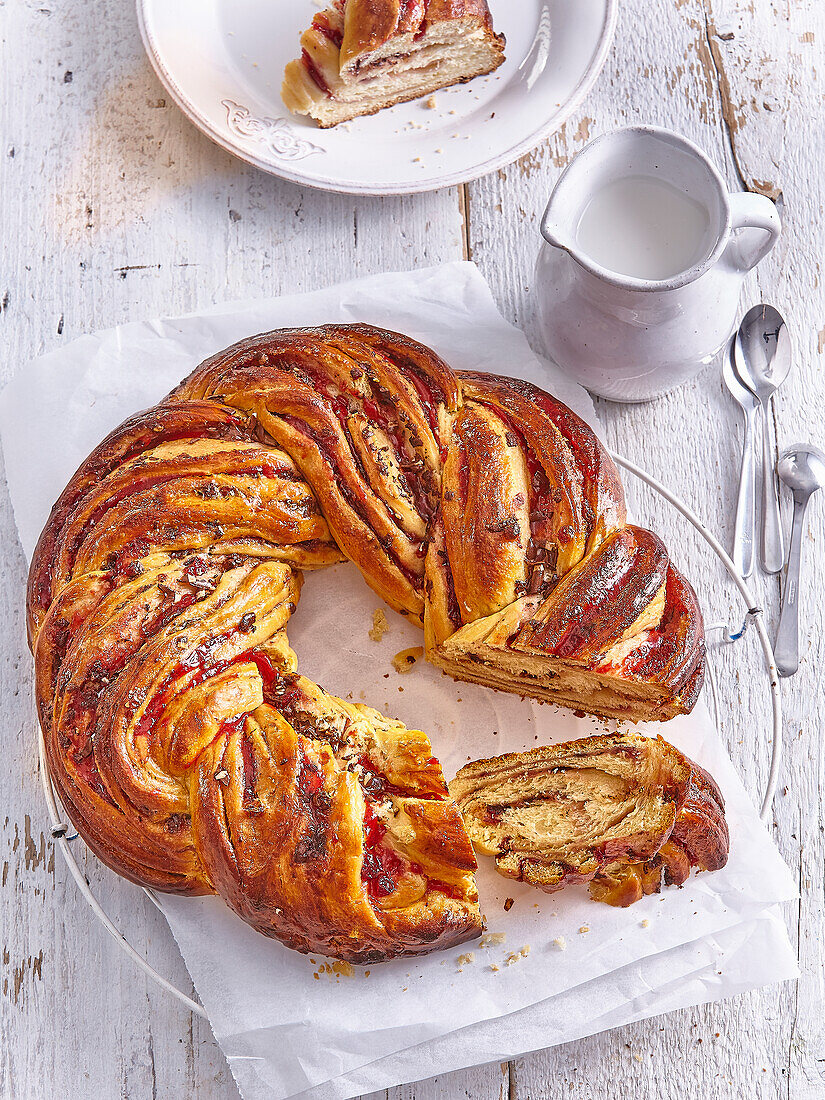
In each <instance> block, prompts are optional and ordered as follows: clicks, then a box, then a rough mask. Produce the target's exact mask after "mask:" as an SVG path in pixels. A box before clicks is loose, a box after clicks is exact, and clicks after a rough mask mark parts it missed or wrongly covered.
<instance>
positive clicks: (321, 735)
mask: <svg viewBox="0 0 825 1100" xmlns="http://www.w3.org/2000/svg"><path fill="white" fill-rule="evenodd" d="M346 558H349V559H351V560H352V561H354V562H355V563H356V564H357V565H358V567H359V568H360V570H361V571H362V573H363V575H364V577H365V579H366V580H367V582H368V583H369V584H370V585H371V586H372V588H373V589H374V590H375V591H376V592H377V593H378V594H379V595H380V596H381V597H382V598H383V599H384V600H385V601H386V602H387V603H388V604H390V606H391V607H393V608H395V609H396V610H398V611H399V612H401V613H402V614H405V615H407V616H409V617H411V618H413V619H415V620H417V621H419V622H421V623H423V624H424V626H425V631H426V637H427V645H428V652H429V655H430V656H431V658H433V659H435V660H436V661H438V660H439V655H440V654H441V653H442V652H443V651H446V648H447V647H449V646H452V647H453V650H452V651H451V652H454V654H457V657H455V668H454V669H451V671H453V674H455V675H457V676H459V677H460V678H464V679H474V678H478V677H477V674H476V670H477V668H478V667H479V666H477V665H476V664H475V663H474V661H473V660H471V658H472V657H474V654H473V653H472V651H471V647H470V646H469V645H467V644H465V642H464V640H463V637H464V632H466V631H468V630H472V629H475V628H477V627H478V625H479V624H484V623H487V622H488V621H489V620H491V619H492V620H495V621H496V622H497V623H498V624H499V628H500V629H501V630H502V631H503V627H502V626H501V624H502V623H503V622H504V621H505V620H506V617H507V616H510V617H511V618H512V620H513V629H512V630H511V631H510V633H509V634H507V633H506V632H505V633H503V634H502V638H501V639H500V640H499V641H498V642H496V644H495V645H493V644H492V643H490V647H489V648H490V654H491V655H492V656H491V659H492V662H493V664H494V665H495V663H496V662H498V663H499V664H502V663H503V662H504V661H505V658H506V659H507V660H508V661H511V662H512V661H515V662H516V663H518V662H521V661H528V660H529V661H533V662H535V663H537V666H538V668H539V676H538V681H537V682H536V684H535V685H527V684H525V683H522V682H516V681H513V682H509V681H508V682H505V683H504V684H503V685H502V684H499V683H498V682H494V683H493V686H505V687H506V688H507V689H508V690H518V691H520V692H522V693H524V691H525V690H527V691H528V693H530V694H536V695H537V696H538V697H545V696H544V695H542V692H547V691H550V692H551V693H552V690H553V689H552V685H553V684H554V683H555V682H556V681H555V680H554V679H553V677H554V676H556V675H557V674H556V673H555V672H554V671H553V667H555V666H554V665H553V662H554V661H555V662H556V663H557V664H558V663H559V662H566V663H567V664H569V665H571V666H575V668H576V670H577V675H578V674H581V675H584V676H588V677H590V678H591V679H592V678H597V679H598V680H599V683H602V682H605V683H608V684H623V685H631V686H632V687H633V689H634V690H636V691H644V692H645V693H647V696H649V697H650V698H652V699H653V700H654V702H655V704H656V706H657V707H659V711H660V713H661V716H663V717H668V716H670V714H672V713H678V712H679V711H680V710H685V709H689V707H690V706H691V705H692V703H693V701H694V699H695V696H696V694H697V693H698V690H699V687H700V686H701V676H702V670H703V667H704V655H703V643H702V633H701V616H700V614H699V611H698V606H697V605H696V601H695V597H694V596H693V593H692V591H691V589H690V587H689V586H688V585H687V583H686V582H685V581H684V579H683V578H682V577H681V576H680V575H679V574H678V572H677V571H676V570H675V569H674V568H673V566H672V564H671V563H670V562H669V560H668V558H667V554H666V552H665V550H664V548H663V547H662V545H661V543H660V542H659V540H658V539H656V538H655V536H653V535H651V534H650V533H649V532H645V531H643V530H641V529H638V528H629V527H626V526H625V518H624V502H623V497H622V492H621V485H620V483H619V480H618V477H617V475H616V471H615V469H614V467H613V465H612V463H611V462H610V460H609V458H608V457H607V455H606V454H605V453H604V451H603V450H602V449H601V447H600V446H599V444H598V442H597V441H596V440H595V437H594V436H593V434H592V432H591V431H590V429H589V428H587V426H586V425H585V424H584V423H583V422H582V421H580V420H579V419H578V418H577V417H575V416H574V415H573V414H572V413H571V412H570V411H569V410H567V409H565V407H564V406H562V405H560V404H559V403H558V402H556V401H555V400H554V399H553V398H552V397H550V396H549V395H546V394H543V393H541V391H538V390H536V389H535V388H532V387H525V386H524V385H523V384H521V383H513V382H511V381H508V380H507V379H499V378H492V377H488V376H482V375H477V374H461V373H459V372H455V371H453V370H451V369H450V367H449V366H448V365H447V364H446V363H444V361H443V360H442V359H440V358H439V357H438V356H437V355H435V354H434V353H433V352H432V351H430V350H429V349H428V348H426V347H424V346H423V345H421V344H419V343H417V342H416V341H414V340H411V339H409V338H408V337H406V336H403V335H401V334H398V333H393V332H387V331H385V330H382V329H377V328H374V327H372V326H368V325H329V326H323V327H319V328H314V329H297V330H281V331H278V332H273V333H265V334H262V335H260V336H257V337H254V338H252V339H248V340H244V341H242V342H241V343H239V344H237V345H235V346H233V347H231V348H228V349H226V350H225V351H222V352H220V353H219V354H217V355H215V356H213V357H212V358H210V359H209V360H207V361H206V362H205V363H204V364H202V365H201V366H200V367H199V368H198V369H197V370H196V371H195V372H194V373H193V374H192V375H191V376H190V377H189V378H188V379H186V380H185V381H184V382H183V383H182V384H181V385H180V386H179V387H178V388H177V389H176V390H175V392H174V393H173V394H171V395H170V396H169V397H168V398H166V399H165V400H164V401H163V402H161V403H160V404H159V405H158V406H156V407H155V408H154V409H150V410H149V411H147V412H145V413H141V414H138V415H137V416H135V417H132V418H131V419H130V420H128V421H126V422H125V423H124V424H123V425H122V426H121V427H120V428H118V429H116V430H115V431H114V432H112V433H111V435H110V436H109V437H108V438H107V439H106V440H105V441H104V442H103V443H102V444H101V445H100V447H98V448H97V449H96V450H95V452H94V453H93V454H92V455H91V456H90V457H89V459H87V460H86V462H85V463H83V465H82V466H81V467H80V469H79V470H78V471H77V473H76V474H75V475H74V477H73V478H72V480H71V482H70V483H69V485H68V486H67V488H66V490H65V491H64V493H63V494H62V496H61V498H60V500H59V501H58V502H57V504H56V505H55V507H54V509H53V511H52V515H51V517H50V519H49V522H48V524H47V526H46V528H45V530H44V532H43V534H42V536H41V539H40V542H39V544H38V547H37V550H36V552H35V557H34V561H33V563H32V567H31V571H30V578H29V596H28V622H29V632H30V639H31V644H32V648H33V651H34V655H35V667H36V690H37V701H38V709H39V714H40V721H41V725H42V728H43V731H44V735H45V740H46V746H47V754H48V759H49V766H50V770H51V773H52V775H53V777H54V780H55V784H56V786H57V788H58V792H59V794H60V797H61V799H62V800H63V802H64V804H65V806H66V809H67V811H68V813H69V815H70V816H71V818H72V820H73V822H74V823H75V825H76V826H77V827H78V829H79V830H80V831H81V832H82V834H83V836H84V837H85V838H86V839H87V841H88V842H89V844H90V846H91V847H92V848H93V849H94V851H95V852H96V853H97V854H98V855H99V856H100V857H101V858H102V859H103V860H105V861H106V862H107V863H108V864H109V865H110V866H112V867H114V868H115V869H116V870H118V871H119V872H120V873H122V874H124V875H126V876H127V877H129V878H131V879H133V880H134V881H136V882H138V883H144V884H146V885H150V886H154V887H156V888H158V889H162V890H169V891H178V892H181V893H199V892H210V891H217V892H218V893H220V894H221V896H223V897H224V898H225V899H226V900H227V902H228V903H229V904H230V905H232V907H233V908H234V909H235V910H236V911H237V912H238V913H240V915H241V916H243V917H244V919H246V920H248V921H249V922H250V923H251V924H253V925H254V926H255V927H256V928H258V929H259V930H261V931H262V932H264V933H265V934H268V935H273V936H277V937H278V938H280V939H282V940H283V941H284V942H286V943H289V944H290V945H292V946H295V947H297V948H299V949H301V950H313V951H319V952H328V953H331V954H335V955H337V956H338V957H341V958H349V959H355V960H363V959H369V960H375V959H378V958H383V957H391V956H392V955H394V954H415V953H417V952H421V951H425V950H430V949H432V948H433V947H434V946H442V945H445V944H446V943H451V942H459V941H460V940H461V939H463V938H467V937H469V936H472V935H475V934H477V932H478V930H479V927H480V925H479V915H478V907H477V899H476V896H475V887H474V884H473V877H472V867H473V863H472V852H471V850H470V848H469V843H468V841H467V838H466V835H465V834H464V832H463V829H462V827H461V822H460V818H459V816H458V814H457V811H456V810H455V807H454V805H453V803H452V802H451V801H450V800H449V799H448V798H446V797H445V788H444V784H443V777H442V776H441V771H440V767H439V765H438V763H437V761H435V760H434V759H433V757H432V750H431V747H430V745H429V742H428V741H427V739H426V737H425V736H424V735H423V734H421V733H419V732H417V731H410V730H406V729H404V727H402V726H400V725H399V724H397V723H391V722H388V720H386V719H383V718H382V717H381V716H380V715H378V714H377V713H376V712H374V711H368V709H367V708H354V709H353V707H352V705H351V704H347V703H346V702H344V701H342V700H337V699H334V698H333V697H331V696H328V695H325V694H324V693H323V692H322V691H321V689H320V688H317V687H315V685H312V684H310V682H309V681H306V680H304V679H303V678H298V680H296V678H295V667H296V659H295V655H294V654H293V653H292V651H291V650H290V648H289V645H288V641H287V638H286V626H287V622H288V619H289V616H290V614H291V612H292V610H293V609H294V607H295V604H296V602H297V599H298V595H299V591H300V579H301V574H300V570H303V569H308V568H320V567H322V566H324V565H327V564H331V563H333V562H337V561H341V560H342V559H346ZM609 578H612V579H610V580H609V583H608V579H609ZM610 584H612V585H613V588H612V589H611V588H610ZM617 586H618V587H617ZM614 589H615V591H614ZM611 593H612V594H611ZM533 620H535V622H536V623H538V626H529V624H530V623H531V621H533ZM574 621H575V622H576V624H577V629H580V633H581V637H578V638H577V640H576V643H575V645H573V644H572V642H571V635H570V630H569V624H570V623H572V622H574ZM565 624H567V625H565ZM588 638H589V639H590V641H589V642H588V641H587V639H588ZM451 659H453V658H451ZM542 670H544V671H542ZM542 677H544V680H543V681H542ZM539 681H541V682H539ZM481 682H486V681H485V680H484V679H482V681H481ZM285 684H288V685H290V688H289V691H288V692H287V691H286V689H285V688H284V686H283V685H285ZM273 685H274V686H273ZM279 685H280V686H279ZM548 685H549V686H548ZM299 696H300V698H301V699H302V700H303V704H302V707H301V708H300V709H299V710H298V711H296V710H295V707H294V705H293V704H294V700H295V698H297V697H299ZM647 696H646V697H647ZM287 697H288V698H290V699H292V704H288V703H287V702H286V701H285V700H287ZM553 697H556V696H553ZM557 697H558V698H559V700H560V701H563V702H564V701H566V699H565V698H564V697H563V696H557ZM590 703H592V700H591V701H590V702H588V701H587V700H585V701H584V703H583V706H589V705H590ZM631 703H632V701H631ZM623 705H624V704H623ZM633 705H635V704H633ZM591 709H595V710H597V711H598V706H597V705H593V706H592V707H591ZM333 728H334V729H336V730H337V731H338V733H337V734H336V735H335V736H334V737H333V736H332V735H331V733H330V730H331V729H333ZM344 729H346V730H347V731H348V732H347V734H346V736H345V737H343V738H342V737H341V736H339V735H340V734H341V732H342V730H344ZM348 739H349V740H348ZM356 749H357V751H356ZM413 749H414V751H413ZM305 758H306V759H309V760H311V761H312V766H313V768H315V770H316V771H317V772H318V774H319V775H321V777H322V787H323V797H321V799H320V801H321V803H324V805H325V806H326V802H327V800H328V801H329V806H327V808H326V809H324V811H323V813H321V814H320V816H319V814H318V813H317V812H315V813H314V816H313V814H312V813H308V811H307V810H306V805H304V803H306V801H307V800H306V799H305V798H304V799H303V802H302V796H301V776H302V775H303V774H304V772H303V771H302V768H303V765H301V767H298V765H297V764H296V761H298V760H304V759H305ZM353 760H355V764H353ZM313 782H314V780H313ZM320 789H321V788H320V787H319V790H320ZM276 791H280V792H281V794H282V796H283V797H280V799H279V798H276V796H275V793H274V792H276ZM311 793H314V794H317V792H311ZM308 804H309V805H310V808H312V806H315V810H316V811H317V804H318V798H317V797H316V798H315V801H314V802H313V799H311V798H310V799H309V803H308ZM302 806H303V809H302V808H301V807H302ZM374 813H378V814H379V815H383V816H381V817H380V820H377V819H374V817H372V816H371V815H373V814H374ZM376 820H377V823H376ZM274 837H281V841H280V842H279V843H280V844H281V847H279V848H278V851H279V853H280V855H279V862H277V868H278V870H277V873H276V870H275V868H276V863H275V862H273V857H272V852H273V838H274ZM312 838H315V839H314V840H313V839H312ZM324 838H327V839H324ZM310 841H311V842H312V843H310ZM313 844H314V845H315V847H314V848H313V847H312V845H313ZM319 846H320V847H319ZM310 849H312V851H314V852H315V854H314V855H312V851H310ZM296 853H297V854H298V855H299V856H300V855H301V853H304V855H312V859H313V860H314V861H315V862H314V863H313V864H312V867H311V868H310V867H309V863H310V862H312V861H311V860H309V859H307V860H303V859H302V858H298V859H297V860H296V858H295V856H296ZM387 853H389V854H387ZM385 864H387V866H389V871H387V869H386V867H385ZM390 865H391V866H390ZM333 868H335V871H333ZM370 868H372V871H370ZM376 868H378V871H376V870H375V869H376ZM381 868H384V870H383V871H382V870H381ZM373 871H375V874H373V873H372V872H373ZM345 872H346V873H345ZM385 872H386V874H385ZM365 875H366V877H365ZM370 875H372V877H370ZM376 876H377V878H376ZM376 881H379V882H382V883H383V885H380V886H376V885H375V883H376ZM388 883H390V884H391V886H392V888H391V889H389V891H388V892H384V893H382V892H381V891H382V890H384V887H386V886H387V884H388ZM370 884H371V885H370ZM376 891H377V892H376ZM387 898H391V899H392V901H391V902H387V900H386V899H387ZM396 903H397V904H396ZM350 933H352V934H350Z"/></svg>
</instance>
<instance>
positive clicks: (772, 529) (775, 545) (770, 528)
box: [760, 402, 785, 573]
mask: <svg viewBox="0 0 825 1100" xmlns="http://www.w3.org/2000/svg"><path fill="white" fill-rule="evenodd" d="M769 407H770V406H769V404H768V403H767V402H766V403H765V404H763V405H762V544H761V547H760V549H761V557H762V568H763V569H764V571H765V572H766V573H778V572H779V571H780V570H781V569H782V566H783V565H784V564H785V543H784V540H783V538H782V520H781V518H780V515H779V494H778V493H777V491H776V482H775V481H774V476H773V459H772V457H771V433H770V430H769V428H768V420H769V417H768V409H769Z"/></svg>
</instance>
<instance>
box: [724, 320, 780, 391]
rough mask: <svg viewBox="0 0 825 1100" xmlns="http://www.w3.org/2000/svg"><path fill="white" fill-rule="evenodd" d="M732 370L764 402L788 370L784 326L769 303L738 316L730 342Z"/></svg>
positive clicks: (777, 387) (777, 386) (778, 385)
mask: <svg viewBox="0 0 825 1100" xmlns="http://www.w3.org/2000/svg"><path fill="white" fill-rule="evenodd" d="M734 369H735V371H736V375H737V377H738V378H739V381H740V382H741V383H742V384H743V385H744V386H746V387H747V388H748V389H749V390H750V391H751V393H755V394H756V396H757V397H758V398H759V400H760V401H762V402H763V403H764V402H766V401H767V400H768V399H769V398H770V396H771V394H772V393H774V392H775V391H776V390H777V389H779V387H780V386H781V385H782V383H783V382H784V381H785V379H786V378H787V377H788V372H789V371H790V369H791V338H790V334H789V333H788V326H787V325H786V324H785V320H784V318H783V317H782V314H781V313H780V312H779V310H778V309H775V308H774V307H773V306H768V305H760V306H753V308H752V309H749V310H748V312H747V313H746V314H745V316H744V317H743V318H742V324H741V325H740V326H739V331H738V332H737V334H736V343H735V345H734Z"/></svg>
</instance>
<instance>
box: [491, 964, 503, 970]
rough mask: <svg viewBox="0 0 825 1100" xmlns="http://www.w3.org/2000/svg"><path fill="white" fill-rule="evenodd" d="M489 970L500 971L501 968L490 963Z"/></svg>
mask: <svg viewBox="0 0 825 1100" xmlns="http://www.w3.org/2000/svg"><path fill="white" fill-rule="evenodd" d="M490 969H491V970H501V967H500V966H496V964H495V963H490Z"/></svg>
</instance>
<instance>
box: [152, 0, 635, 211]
mask: <svg viewBox="0 0 825 1100" xmlns="http://www.w3.org/2000/svg"><path fill="white" fill-rule="evenodd" d="M136 2H137V16H138V24H139V27H140V32H141V36H142V38H143V42H144V45H145V47H146V52H147V54H148V56H149V59H150V61H151V63H152V65H153V67H154V69H155V71H156V73H157V75H158V77H159V78H160V80H161V82H162V84H163V85H164V86H165V88H166V90H167V91H168V92H169V94H170V95H171V97H172V98H173V99H174V101H175V103H176V104H177V105H178V107H179V108H180V109H181V110H182V111H183V113H184V114H185V115H186V117H187V118H188V119H189V120H190V121H191V122H193V123H194V124H195V126H197V127H198V128H199V129H200V130H201V131H203V133H205V134H206V135H207V136H208V137H209V138H211V139H212V140H213V141H214V142H216V144H218V145H220V146H221V147H222V148H223V149H225V150H227V151H228V152H230V153H232V154H234V155H235V156H237V157H240V158H241V159H242V160H245V161H247V162H248V163H250V164H252V165H254V166H255V167H257V168H260V169H262V170H263V171H265V172H269V173H271V174H273V175H277V176H281V177H282V178H284V179H287V180H290V181H292V182H293V183H297V184H301V185H306V186H310V187H317V188H320V189H322V190H327V191H337V192H343V193H347V194H367V195H391V194H411V193H415V192H422V191H432V190H435V189H437V188H439V187H447V186H454V185H456V184H461V183H466V182H468V181H469V180H473V179H476V178H478V177H479V176H482V175H485V174H486V173H488V172H492V171H495V170H496V169H498V168H501V167H503V166H505V165H507V164H510V163H511V162H512V161H514V160H516V159H517V158H518V157H520V156H521V155H522V154H524V153H525V152H527V151H529V150H530V149H532V148H534V147H535V146H536V145H537V144H538V143H539V142H540V141H541V140H542V139H543V138H544V137H546V136H547V135H548V134H550V133H552V132H553V131H555V130H557V129H558V128H559V127H560V126H561V125H562V124H563V123H564V122H565V121H566V120H567V119H568V118H569V117H570V115H571V114H572V112H573V111H574V110H575V109H576V107H577V106H578V105H579V103H580V102H581V101H582V99H583V98H584V97H585V95H586V94H587V92H588V91H589V90H590V88H591V87H592V86H593V84H594V82H595V80H596V78H597V77H598V75H599V73H600V71H601V69H602V67H603V65H604V62H605V59H606V57H607V53H608V50H609V48H610V44H611V42H612V38H613V33H614V30H615V26H616V18H617V12H618V0H575V3H571V2H570V0H516V2H515V3H514V2H513V0H489V3H490V7H491V10H492V12H493V17H494V20H495V23H496V27H497V29H500V30H503V31H504V33H505V34H506V36H507V40H508V46H507V60H506V61H505V63H504V65H503V66H501V68H500V69H499V70H497V71H496V73H493V74H491V75H490V76H488V77H479V78H477V79H476V80H474V81H471V82H470V83H469V84H466V85H462V86H458V87H454V88H449V89H445V90H444V91H443V92H438V93H437V95H436V97H435V100H436V103H437V106H436V108H435V109H432V110H431V109H428V108H427V107H426V105H425V104H424V102H423V101H422V100H415V101H413V102H412V103H406V104H400V105H399V106H397V107H394V108H392V109H391V110H388V111H382V112H380V113H379V114H378V115H374V116H372V117H369V118H363V119H356V120H354V121H353V122H352V123H349V124H345V125H346V126H347V127H348V129H342V128H341V127H336V128H333V129H330V130H319V129H317V128H316V127H315V126H314V125H312V124H309V123H307V122H306V121H305V120H303V119H299V118H296V117H295V116H292V115H290V114H289V113H288V112H287V110H286V108H285V107H284V105H283V103H282V102H281V98H280V83H281V74H282V72H283V66H284V64H285V63H286V61H287V60H289V59H290V57H292V56H294V55H295V54H296V53H297V44H298V36H299V33H300V31H301V30H302V29H303V28H304V27H305V26H306V25H307V24H308V23H309V21H310V19H311V17H312V15H313V14H314V13H315V11H316V10H317V5H313V4H312V3H311V0H266V2H265V3H264V2H263V0H177V2H176V3H175V4H169V3H168V0H136ZM264 50H266V52H265V53H264ZM256 57H257V58H258V59H257V60H256ZM267 77H270V78H271V79H267Z"/></svg>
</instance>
